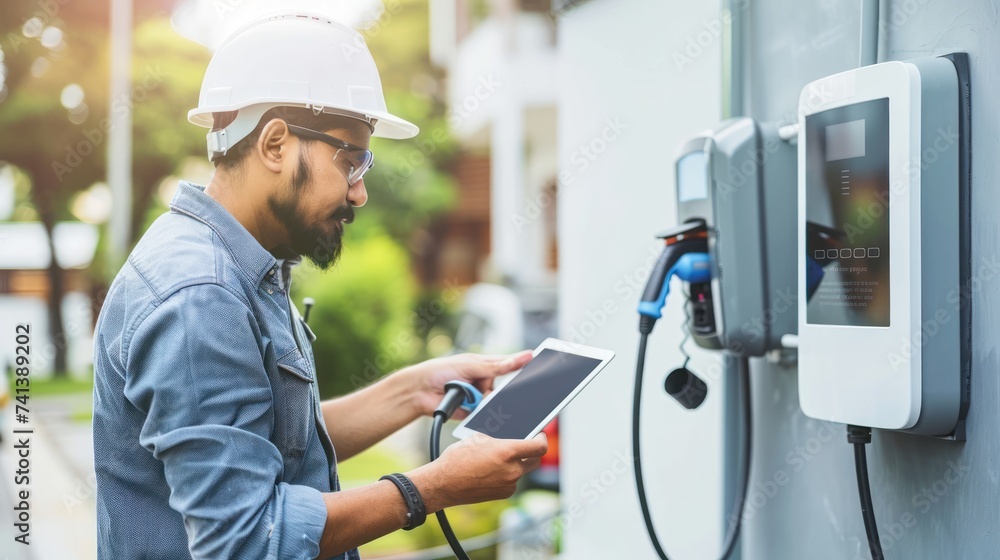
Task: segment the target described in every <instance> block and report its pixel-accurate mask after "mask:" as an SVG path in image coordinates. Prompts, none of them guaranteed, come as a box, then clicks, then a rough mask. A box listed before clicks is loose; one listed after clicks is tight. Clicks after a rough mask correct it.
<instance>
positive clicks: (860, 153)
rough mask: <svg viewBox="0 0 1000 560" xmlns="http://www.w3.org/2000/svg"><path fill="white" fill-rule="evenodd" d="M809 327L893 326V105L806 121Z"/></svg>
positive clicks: (865, 106) (859, 107)
mask: <svg viewBox="0 0 1000 560" xmlns="http://www.w3.org/2000/svg"><path fill="white" fill-rule="evenodd" d="M805 126H806V178H805V180H806V200H805V205H806V255H805V257H806V258H805V259H804V260H803V261H802V262H803V263H804V266H805V267H806V277H807V282H806V283H807V289H808V293H809V298H808V305H807V309H806V320H807V322H808V323H811V324H823V325H850V326H857V327H888V326H889V249H890V247H889V215H890V200H889V99H888V98H883V99H875V100H872V101H866V102H864V103H856V104H854V105H848V106H845V107H838V108H836V109H830V110H827V111H823V112H820V113H816V114H813V115H808V116H807V117H806V125H805Z"/></svg>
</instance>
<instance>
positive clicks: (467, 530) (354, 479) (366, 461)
mask: <svg viewBox="0 0 1000 560" xmlns="http://www.w3.org/2000/svg"><path fill="white" fill-rule="evenodd" d="M418 466H420V465H419V464H411V463H408V462H406V461H403V460H402V459H401V458H400V454H399V453H398V451H397V450H396V449H394V448H393V447H392V445H391V444H389V443H380V444H378V445H376V446H374V447H372V448H371V449H369V450H367V451H365V452H363V453H359V454H358V455H356V456H354V457H351V458H350V459H348V460H347V461H344V462H343V463H341V464H340V465H338V467H337V470H338V472H339V475H340V481H341V485H342V487H343V488H345V489H348V488H357V487H359V486H364V485H366V484H371V483H373V482H375V481H376V480H377V479H378V477H380V476H382V475H383V474H385V473H390V472H406V471H408V470H411V469H414V468H416V467H418ZM510 505H511V502H510V501H504V500H500V501H496V502H489V503H483V504H472V505H466V506H459V507H455V508H451V509H449V510H448V520H449V521H450V522H451V525H452V528H454V529H455V532H456V534H457V535H458V536H459V538H468V537H473V536H477V535H482V534H485V533H488V532H490V531H493V530H496V528H497V525H498V521H499V518H500V514H501V512H503V510H504V509H505V508H507V507H509V506H510ZM447 542H448V541H447V540H446V539H445V537H444V533H442V532H441V529H440V527H438V524H437V521H436V520H434V519H428V520H427V523H425V524H424V525H422V526H420V527H417V528H416V529H414V530H412V531H394V532H392V533H389V534H388V535H386V536H384V537H382V538H380V539H376V540H374V541H372V542H370V543H368V544H366V545H364V546H362V547H361V557H362V558H377V557H379V556H388V555H394V554H401V553H403V552H407V551H412V550H419V549H425V548H431V547H436V546H444V545H446V544H447ZM470 556H471V557H472V558H473V559H487V558H490V559H492V558H496V555H495V553H494V551H493V549H492V548H489V549H485V550H481V551H475V552H472V553H470Z"/></svg>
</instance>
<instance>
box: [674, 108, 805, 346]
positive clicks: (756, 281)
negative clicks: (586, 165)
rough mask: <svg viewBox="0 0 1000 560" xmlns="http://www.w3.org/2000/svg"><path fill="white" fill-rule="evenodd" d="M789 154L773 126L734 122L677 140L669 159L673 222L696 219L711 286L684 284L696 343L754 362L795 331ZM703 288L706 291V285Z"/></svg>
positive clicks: (792, 178)
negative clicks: (703, 229) (673, 161)
mask: <svg viewBox="0 0 1000 560" xmlns="http://www.w3.org/2000/svg"><path fill="white" fill-rule="evenodd" d="M795 157H796V156H795V149H794V147H791V146H789V145H788V144H787V143H786V142H784V141H782V140H781V139H780V138H779V137H778V131H777V127H776V126H774V125H771V124H764V123H757V122H755V121H754V120H753V119H749V118H736V119H731V120H728V121H726V122H724V123H722V124H721V125H720V126H719V127H718V128H716V129H714V130H711V131H707V132H705V133H702V134H700V135H698V136H696V137H694V138H692V139H691V140H689V141H688V142H686V143H684V144H683V145H682V146H681V148H680V150H679V154H678V157H677V207H678V219H679V221H680V222H682V223H685V222H689V221H691V220H699V219H700V220H704V221H705V222H706V226H707V228H708V231H709V235H708V238H707V239H708V253H709V255H710V256H711V262H712V281H711V286H705V285H698V284H692V286H691V294H690V298H689V304H688V305H689V306H690V316H691V320H690V323H689V325H688V327H689V329H690V332H691V335H692V337H693V338H694V340H695V341H696V342H697V343H698V344H699V345H700V346H702V347H705V348H716V349H718V348H722V349H726V350H728V351H730V352H732V353H734V354H736V355H746V356H762V355H764V353H765V352H767V351H769V350H775V349H778V348H780V347H781V336H782V335H784V334H789V333H794V332H795V329H796V326H797V324H796V323H797V313H796V303H797V300H796V298H795V287H796V285H795V262H794V260H793V259H789V258H787V256H788V255H791V254H793V252H794V251H795V249H796V241H795V225H794V222H793V216H794V214H795V199H796V185H795ZM709 288H710V289H709Z"/></svg>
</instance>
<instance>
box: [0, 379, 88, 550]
mask: <svg viewBox="0 0 1000 560" xmlns="http://www.w3.org/2000/svg"><path fill="white" fill-rule="evenodd" d="M90 399H91V397H90V395H89V394H83V395H74V396H68V397H50V398H46V399H40V398H34V399H32V400H31V401H30V403H29V409H30V410H31V424H29V425H28V427H29V428H32V429H34V433H33V434H31V456H30V460H31V466H30V469H31V474H30V477H31V481H30V486H29V491H30V492H31V500H30V507H31V510H30V511H31V532H30V535H29V542H30V543H31V544H30V545H28V546H24V545H22V544H19V543H16V542H15V541H14V536H15V534H14V527H13V513H14V511H13V504H14V500H13V498H14V496H15V495H16V491H17V490H19V489H20V487H17V486H15V484H14V471H15V470H16V469H17V460H18V457H17V455H16V454H15V452H14V448H13V445H14V442H15V440H14V438H13V435H14V434H12V433H11V424H12V422H11V420H12V419H13V415H14V412H13V410H11V409H10V408H8V409H5V410H0V425H2V427H3V429H2V434H3V443H2V445H0V479H2V480H0V500H2V501H0V558H11V559H17V560H22V559H24V560H47V559H49V558H74V559H81V560H88V559H92V558H96V557H97V538H96V534H95V533H96V526H97V522H96V513H95V512H96V506H95V502H94V485H93V481H94V478H93V469H94V466H93V465H94V460H93V445H92V441H91V432H90V423H89V422H86V421H78V420H73V419H72V416H73V415H74V414H78V413H79V412H80V411H85V410H87V409H88V408H89V403H90ZM18 427H21V426H20V425H18Z"/></svg>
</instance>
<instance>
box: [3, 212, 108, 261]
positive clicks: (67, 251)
mask: <svg viewBox="0 0 1000 560" xmlns="http://www.w3.org/2000/svg"><path fill="white" fill-rule="evenodd" d="M98 237H99V234H98V231H97V226H94V225H91V224H85V223H83V222H62V223H58V224H56V227H55V229H54V230H53V232H52V238H53V241H54V242H55V246H56V262H58V263H59V266H60V267H62V268H64V269H66V268H86V267H88V266H90V263H91V262H93V260H94V252H95V251H96V250H97V240H98ZM51 259H52V253H51V252H50V251H49V243H48V240H47V238H46V236H45V226H43V225H42V224H41V223H40V222H15V223H6V224H0V270H45V269H47V268H48V267H49V263H50V262H51Z"/></svg>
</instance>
